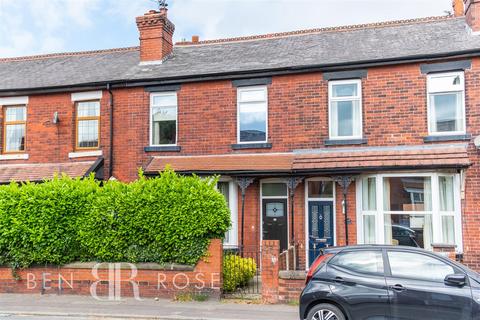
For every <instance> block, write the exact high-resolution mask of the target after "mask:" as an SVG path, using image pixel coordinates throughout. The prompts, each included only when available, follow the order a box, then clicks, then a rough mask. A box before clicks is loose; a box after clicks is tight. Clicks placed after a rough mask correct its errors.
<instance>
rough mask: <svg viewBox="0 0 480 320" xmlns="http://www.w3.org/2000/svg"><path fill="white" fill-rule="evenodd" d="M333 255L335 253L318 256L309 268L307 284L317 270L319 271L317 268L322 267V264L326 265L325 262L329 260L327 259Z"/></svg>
mask: <svg viewBox="0 0 480 320" xmlns="http://www.w3.org/2000/svg"><path fill="white" fill-rule="evenodd" d="M331 256H333V254H331V253H327V254H324V255H321V256H318V257H317V259H315V261H313V263H312V265H311V266H310V269H309V270H308V273H307V279H306V280H305V284H308V283H309V282H310V280H312V277H313V275H314V274H315V272H317V270H318V269H320V267H321V266H322V265H324V264H325V262H327V260H328V259H329V258H330V257H331Z"/></svg>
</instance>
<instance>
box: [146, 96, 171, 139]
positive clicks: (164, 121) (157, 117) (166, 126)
mask: <svg viewBox="0 0 480 320" xmlns="http://www.w3.org/2000/svg"><path fill="white" fill-rule="evenodd" d="M150 114H151V119H150V131H151V132H150V145H152V146H168V145H176V144H177V93H176V92H168V93H155V94H152V95H151V96H150Z"/></svg>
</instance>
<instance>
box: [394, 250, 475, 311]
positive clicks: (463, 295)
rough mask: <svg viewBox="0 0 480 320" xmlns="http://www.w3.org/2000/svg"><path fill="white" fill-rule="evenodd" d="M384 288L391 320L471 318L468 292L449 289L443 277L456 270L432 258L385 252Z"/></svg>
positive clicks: (467, 288) (452, 287)
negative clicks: (389, 307)
mask: <svg viewBox="0 0 480 320" xmlns="http://www.w3.org/2000/svg"><path fill="white" fill-rule="evenodd" d="M387 256H388V261H389V265H390V270H391V272H390V275H387V277H386V279H387V286H388V292H389V296H390V305H391V314H392V317H393V318H394V319H405V320H408V319H411V320H416V319H435V320H437V319H438V320H447V319H458V320H460V319H471V317H472V311H471V307H472V305H471V303H472V292H471V289H470V287H469V286H468V284H467V285H465V286H463V287H455V286H449V285H446V284H445V283H444V279H445V276H447V275H449V274H454V273H457V272H458V270H457V269H456V268H455V267H454V266H452V265H450V264H447V263H445V262H443V261H441V260H440V259H437V258H436V257H433V256H430V255H426V254H421V253H413V252H406V251H393V250H392V251H388V253H387Z"/></svg>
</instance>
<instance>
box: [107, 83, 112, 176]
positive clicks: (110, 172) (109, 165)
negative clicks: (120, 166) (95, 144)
mask: <svg viewBox="0 0 480 320" xmlns="http://www.w3.org/2000/svg"><path fill="white" fill-rule="evenodd" d="M107 90H108V93H109V94H110V102H109V104H110V152H109V153H110V161H109V163H108V175H109V178H111V177H113V110H114V100H113V92H112V86H111V85H110V83H108V84H107Z"/></svg>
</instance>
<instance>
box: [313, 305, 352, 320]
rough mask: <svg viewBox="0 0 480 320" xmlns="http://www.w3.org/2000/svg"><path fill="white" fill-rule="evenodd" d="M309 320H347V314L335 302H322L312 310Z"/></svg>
mask: <svg viewBox="0 0 480 320" xmlns="http://www.w3.org/2000/svg"><path fill="white" fill-rule="evenodd" d="M307 320H345V315H344V314H343V312H342V311H341V310H340V309H338V308H337V307H336V306H334V305H333V304H328V303H322V304H319V305H316V306H315V307H313V308H312V309H311V310H310V312H309V313H308V316H307Z"/></svg>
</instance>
